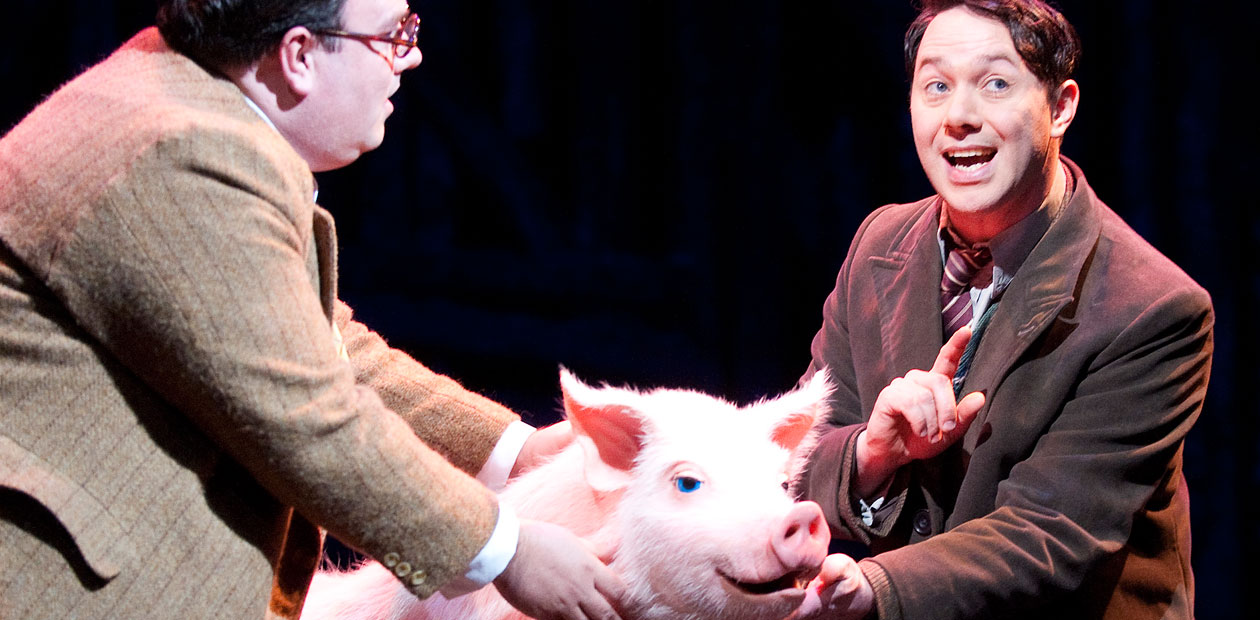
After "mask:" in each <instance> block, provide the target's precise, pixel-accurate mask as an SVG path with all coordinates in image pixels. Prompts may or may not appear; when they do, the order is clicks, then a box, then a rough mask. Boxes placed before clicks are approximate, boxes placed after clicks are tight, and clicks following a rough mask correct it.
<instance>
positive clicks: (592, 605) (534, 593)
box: [494, 520, 626, 620]
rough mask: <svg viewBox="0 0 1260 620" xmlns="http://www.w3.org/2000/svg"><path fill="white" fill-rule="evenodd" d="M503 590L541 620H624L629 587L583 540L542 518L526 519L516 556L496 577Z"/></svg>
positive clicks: (503, 592)
mask: <svg viewBox="0 0 1260 620" xmlns="http://www.w3.org/2000/svg"><path fill="white" fill-rule="evenodd" d="M494 586H495V587H496V588H498V589H499V594H502V595H503V598H504V599H507V602H508V603H510V604H511V605H512V606H513V607H515V608H516V609H518V610H520V611H522V612H524V613H525V614H526V615H528V616H530V617H532V618H537V619H538V620H552V619H564V620H620V618H621V616H619V615H618V614H617V612H616V611H615V607H617V606H619V605H620V604H621V602H622V600H623V599H624V598H625V591H626V586H625V584H624V583H623V582H622V581H621V578H620V577H617V576H616V575H614V574H613V572H612V571H611V570H609V568H608V567H607V566H605V565H604V563H603V562H601V561H600V560H599V558H598V557H597V556H596V554H595V553H594V551H593V550H592V549H591V548H590V545H589V544H587V543H586V542H585V541H583V540H582V539H580V538H578V537H577V536H576V535H574V534H573V533H572V532H570V531H569V530H567V529H565V528H563V527H560V526H558V525H554V524H551V523H543V522H541V521H529V520H522V521H521V536H520V540H519V541H518V542H517V544H516V555H514V556H513V557H512V561H510V562H508V565H507V568H505V569H504V570H503V573H502V574H500V575H499V576H498V578H496V579H495V580H494Z"/></svg>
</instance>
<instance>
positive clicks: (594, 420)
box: [560, 369, 645, 491]
mask: <svg viewBox="0 0 1260 620" xmlns="http://www.w3.org/2000/svg"><path fill="white" fill-rule="evenodd" d="M560 388H561V391H562V392H563V394H564V411H565V416H566V417H567V418H568V419H569V421H570V422H571V423H572V424H573V433H574V435H575V436H576V441H577V442H578V443H579V445H581V446H582V451H583V452H584V453H585V461H586V468H585V469H586V481H587V483H588V484H590V485H591V488H593V489H595V490H597V491H614V490H617V489H620V488H622V487H625V486H626V484H627V483H629V482H630V470H631V469H633V468H634V459H635V458H636V457H638V456H639V451H640V450H641V449H642V448H643V435H644V431H645V429H644V428H643V424H644V423H643V418H642V417H641V416H640V415H639V414H638V413H637V412H636V411H635V410H634V409H633V408H631V407H629V406H627V405H625V404H621V403H618V402H615V401H616V398H615V396H616V395H617V394H629V392H626V391H625V390H616V389H612V388H604V389H599V390H597V389H594V388H592V387H590V386H587V385H586V384H584V383H582V382H581V381H578V380H577V379H576V378H575V377H574V376H573V375H572V374H569V371H567V370H564V369H561V371H560ZM609 395H613V397H614V398H613V399H611V400H610V399H609Z"/></svg>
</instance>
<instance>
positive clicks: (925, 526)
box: [913, 508, 932, 536]
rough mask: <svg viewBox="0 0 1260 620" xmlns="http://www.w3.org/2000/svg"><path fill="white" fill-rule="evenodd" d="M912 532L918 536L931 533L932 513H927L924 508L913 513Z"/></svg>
mask: <svg viewBox="0 0 1260 620" xmlns="http://www.w3.org/2000/svg"><path fill="white" fill-rule="evenodd" d="M913 523H914V533H915V534H918V535H919V536H928V535H930V534H931V533H932V515H930V514H928V511H927V509H926V508H924V509H922V510H920V511H918V512H916V513H914V522H913Z"/></svg>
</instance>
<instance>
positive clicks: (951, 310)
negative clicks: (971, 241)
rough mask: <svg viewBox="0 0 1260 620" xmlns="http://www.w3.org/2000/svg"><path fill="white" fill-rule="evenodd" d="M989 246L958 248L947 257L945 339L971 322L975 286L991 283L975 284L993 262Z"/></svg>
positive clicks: (943, 281)
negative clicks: (972, 292)
mask: <svg viewBox="0 0 1260 620" xmlns="http://www.w3.org/2000/svg"><path fill="white" fill-rule="evenodd" d="M992 260H993V257H992V255H990V254H989V248H988V247H987V246H976V247H966V246H960V245H956V244H955V245H954V246H953V248H952V249H951V250H950V251H949V255H948V256H946V258H945V273H944V274H943V275H942V276H941V325H942V327H944V329H945V340H949V337H950V336H952V335H953V334H954V332H956V331H958V329H959V328H961V327H962V326H963V325H966V324H968V323H970V322H971V316H972V308H971V290H970V289H971V288H972V286H973V284H978V285H980V286H987V285H988V282H987V281H986V282H984V283H980V282H974V281H975V280H977V278H976V276H977V275H980V274H981V273H982V272H984V271H985V269H984V268H985V266H987V265H988V264H989V263H990V262H992Z"/></svg>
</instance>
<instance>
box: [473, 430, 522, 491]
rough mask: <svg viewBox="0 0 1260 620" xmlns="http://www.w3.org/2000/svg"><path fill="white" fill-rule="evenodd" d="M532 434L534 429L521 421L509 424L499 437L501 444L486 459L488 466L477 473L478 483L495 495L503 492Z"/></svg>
mask: <svg viewBox="0 0 1260 620" xmlns="http://www.w3.org/2000/svg"><path fill="white" fill-rule="evenodd" d="M532 434H534V427H532V426H530V425H528V424H526V423H524V422H521V421H520V420H517V421H515V422H512V423H511V424H509V425H508V427H507V428H506V429H505V430H504V431H503V434H502V435H500V436H499V442H498V443H496V444H494V450H493V451H491V452H490V458H488V459H486V464H485V465H482V466H481V471H479V472H477V481H478V482H480V483H481V484H484V485H486V487H488V488H489V489H490V490H491V491H494V492H495V493H498V492H500V491H502V490H503V487H504V486H507V479H508V476H510V475H511V474H512V466H514V465H516V458H517V457H518V456H520V454H521V448H523V447H525V440H526V439H529V436H530V435H532Z"/></svg>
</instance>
